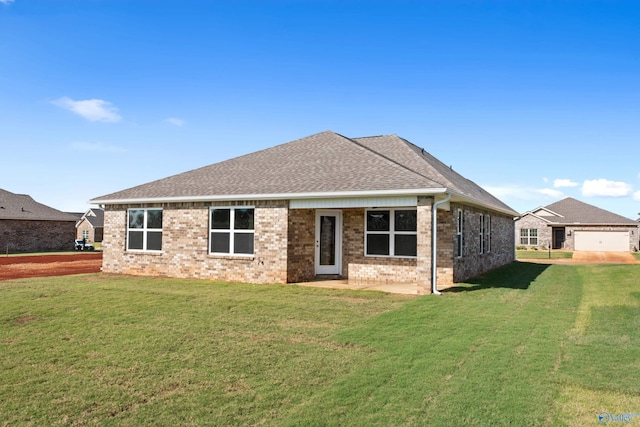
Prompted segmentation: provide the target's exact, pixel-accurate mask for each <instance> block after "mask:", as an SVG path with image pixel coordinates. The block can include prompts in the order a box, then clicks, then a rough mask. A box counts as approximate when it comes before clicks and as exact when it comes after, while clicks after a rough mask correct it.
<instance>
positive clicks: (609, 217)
mask: <svg viewBox="0 0 640 427" xmlns="http://www.w3.org/2000/svg"><path fill="white" fill-rule="evenodd" d="M545 208H547V209H549V210H550V211H552V212H555V213H557V214H559V215H562V217H563V218H557V217H545V218H546V219H548V220H550V221H551V222H553V223H558V224H576V223H579V224H598V225H601V224H615V225H624V224H628V225H638V224H637V222H635V221H633V220H632V219H629V218H625V217H623V216H621V215H618V214H615V213H613V212H610V211H607V210H604V209H600V208H598V207H596V206H593V205H590V204H588V203H584V202H581V201H579V200H576V199H574V198H572V197H567V198H566V199H562V200H560V201H558V202H555V203H552V204H550V205H548V206H545Z"/></svg>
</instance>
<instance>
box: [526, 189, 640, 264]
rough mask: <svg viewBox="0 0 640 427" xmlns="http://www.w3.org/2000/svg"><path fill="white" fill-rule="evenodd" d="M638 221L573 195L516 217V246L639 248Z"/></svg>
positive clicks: (611, 250)
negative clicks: (582, 200)
mask: <svg viewBox="0 0 640 427" xmlns="http://www.w3.org/2000/svg"><path fill="white" fill-rule="evenodd" d="M639 225H640V224H638V223H637V222H636V221H633V220H631V219H629V218H625V217H623V216H620V215H618V214H615V213H613V212H609V211H607V210H604V209H600V208H598V207H596V206H593V205H590V204H588V203H584V202H581V201H579V200H576V199H574V198H571V197H567V198H566V199H563V200H560V201H558V202H555V203H552V204H550V205H548V206H541V207H538V208H536V209H533V210H531V211H528V212H525V213H523V214H522V215H520V216H519V217H518V218H516V246H524V247H529V248H532V247H537V248H541V249H547V248H548V247H549V245H551V249H565V250H570V251H598V252H629V251H636V250H638V231H639V229H638V226H639Z"/></svg>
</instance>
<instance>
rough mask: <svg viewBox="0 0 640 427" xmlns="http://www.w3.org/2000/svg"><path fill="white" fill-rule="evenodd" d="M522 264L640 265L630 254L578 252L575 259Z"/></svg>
mask: <svg viewBox="0 0 640 427" xmlns="http://www.w3.org/2000/svg"><path fill="white" fill-rule="evenodd" d="M519 261H522V262H535V263H538V264H640V261H638V260H637V259H635V257H634V256H633V255H632V254H631V253H630V252H586V251H576V252H574V253H573V258H561V259H522V260H519Z"/></svg>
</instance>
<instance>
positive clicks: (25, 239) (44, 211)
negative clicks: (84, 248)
mask: <svg viewBox="0 0 640 427" xmlns="http://www.w3.org/2000/svg"><path fill="white" fill-rule="evenodd" d="M77 220H78V218H77V217H76V216H75V215H73V214H69V213H65V212H61V211H59V210H57V209H54V208H51V207H49V206H46V205H43V204H42V203H38V202H36V201H35V200H33V199H32V198H31V197H30V196H27V195H25V194H14V193H11V192H9V191H6V190H3V189H0V253H7V252H8V253H16V252H40V251H43V252H46V251H68V250H72V249H73V239H74V237H75V230H76V227H75V225H76V221H77Z"/></svg>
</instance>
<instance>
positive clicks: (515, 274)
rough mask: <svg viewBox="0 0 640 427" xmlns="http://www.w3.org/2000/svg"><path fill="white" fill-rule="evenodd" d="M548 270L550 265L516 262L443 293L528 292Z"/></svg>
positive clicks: (445, 290) (473, 278)
mask: <svg viewBox="0 0 640 427" xmlns="http://www.w3.org/2000/svg"><path fill="white" fill-rule="evenodd" d="M547 268H549V265H548V264H539V263H534V262H522V261H514V262H512V263H511V264H507V265H505V266H502V267H499V268H496V269H495V270H491V271H489V272H487V273H485V274H481V275H479V276H476V277H472V278H471V279H468V280H467V281H466V282H464V283H459V284H456V286H452V287H450V288H448V289H444V290H443V291H442V292H450V293H455V292H470V291H479V290H482V289H490V288H507V289H522V290H526V289H529V286H531V283H533V282H534V281H535V280H536V278H537V277H538V276H540V275H541V274H542V273H543V272H544V271H545V270H546V269H547Z"/></svg>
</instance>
